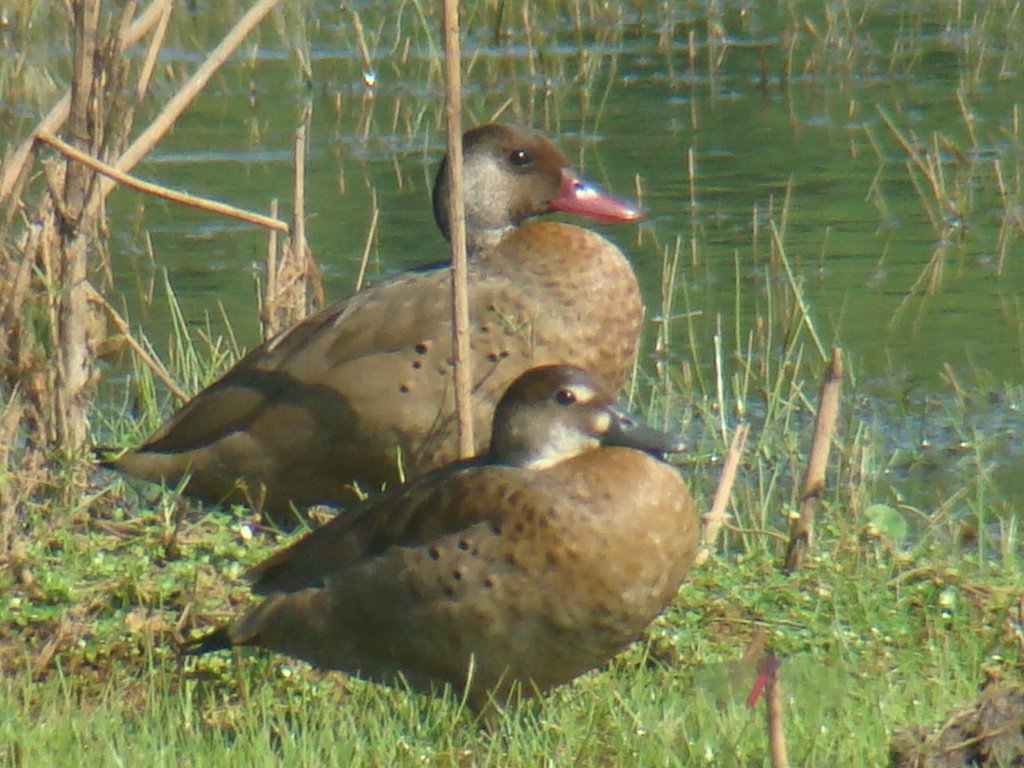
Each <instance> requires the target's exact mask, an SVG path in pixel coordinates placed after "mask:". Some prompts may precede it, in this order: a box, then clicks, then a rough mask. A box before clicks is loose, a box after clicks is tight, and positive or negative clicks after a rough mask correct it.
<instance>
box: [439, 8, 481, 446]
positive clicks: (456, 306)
mask: <svg viewBox="0 0 1024 768" xmlns="http://www.w3.org/2000/svg"><path fill="white" fill-rule="evenodd" d="M443 23H444V64H445V122H446V124H447V127H448V174H449V178H450V179H451V185H450V187H449V192H450V195H449V199H448V221H449V222H450V223H451V226H450V235H451V246H452V307H453V314H454V318H453V320H454V322H453V323H452V336H453V338H452V346H453V347H454V349H453V352H454V354H453V355H452V357H453V358H454V360H455V408H456V412H457V414H458V419H459V455H460V456H462V457H467V456H472V455H473V453H474V452H475V442H474V438H473V404H472V402H471V400H470V397H471V387H472V381H473V378H472V371H471V370H470V358H469V291H468V289H467V286H466V215H465V199H464V196H463V180H462V53H461V46H460V41H459V4H458V2H457V0H444V21H443Z"/></svg>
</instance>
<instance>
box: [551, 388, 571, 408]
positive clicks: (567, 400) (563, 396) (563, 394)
mask: <svg viewBox="0 0 1024 768" xmlns="http://www.w3.org/2000/svg"><path fill="white" fill-rule="evenodd" d="M555 400H556V401H557V402H558V404H559V405H572V404H573V403H575V402H576V394H575V393H574V392H572V391H570V390H568V389H560V390H558V394H556V395H555Z"/></svg>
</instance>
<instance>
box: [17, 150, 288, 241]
mask: <svg viewBox="0 0 1024 768" xmlns="http://www.w3.org/2000/svg"><path fill="white" fill-rule="evenodd" d="M36 139H38V140H39V141H41V142H42V143H44V144H48V145H49V146H51V147H53V148H54V149H56V150H57V151H59V152H61V153H63V154H64V155H66V156H67V157H70V158H72V159H73V160H77V161H78V162H80V163H82V164H83V165H86V166H88V167H89V168H92V169H93V170H94V171H96V172H98V173H102V174H103V175H104V176H109V177H110V178H112V179H114V180H115V181H117V182H118V183H120V184H123V185H124V186H126V187H131V188H132V189H135V190H137V191H139V192H144V193H146V194H147V195H153V196H154V197H160V198H163V199H164V200H170V201H171V202H174V203H181V204H182V205H188V206H191V207H192V208H199V209H200V210H204V211H209V212H210V213H215V214H219V215H221V216H228V217H230V218H233V219H239V220H241V221H245V222H248V223H249V224H255V225H257V226H260V227H267V228H268V229H276V230H277V231H278V232H285V233H287V232H288V231H289V227H288V224H287V223H286V222H283V221H280V220H278V219H274V218H271V217H269V216H263V215H262V214H259V213H252V212H251V211H245V210H243V209H241V208H236V207H235V206H233V205H228V204H227V203H219V202H217V201H216V200H207V199H206V198H202V197H196V196H195V195H190V194H188V193H187V192H179V191H177V190H175V189H170V188H168V187H164V186H161V185H160V184H154V183H153V182H150V181H143V180H142V179H137V178H135V177H134V176H129V175H128V174H126V173H122V172H121V171H119V170H117V168H115V167H113V166H111V165H107V164H106V163H104V162H103V161H102V160H97V159H96V158H94V157H92V156H91V155H88V154H86V153H85V152H80V151H79V150H77V149H75V148H74V147H72V146H71V145H70V144H68V143H67V142H66V141H63V140H62V139H59V138H57V137H56V136H54V135H52V134H49V133H45V132H38V133H36Z"/></svg>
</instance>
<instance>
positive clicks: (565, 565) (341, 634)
mask: <svg viewBox="0 0 1024 768" xmlns="http://www.w3.org/2000/svg"><path fill="white" fill-rule="evenodd" d="M615 446H620V447H615ZM679 447H680V446H679V444H678V443H677V442H676V440H675V438H673V437H672V436H671V435H668V434H665V433H662V432H658V431H655V430H653V429H650V428H648V427H645V426H643V425H642V424H640V423H638V422H637V421H635V420H634V419H631V418H629V417H628V416H626V415H624V414H623V413H622V412H621V411H620V410H619V409H618V408H617V407H616V405H615V401H614V399H613V398H612V397H611V396H610V395H608V394H607V393H606V391H605V390H604V389H603V385H602V384H601V383H600V381H599V380H598V379H597V378H596V377H594V376H592V375H590V374H588V373H586V372H584V371H582V370H580V369H578V368H575V367H572V366H565V365H559V366H546V367H540V368H535V369H533V370H531V371H529V372H527V373H526V374H524V375H522V376H521V377H520V378H519V379H518V380H516V381H515V382H514V383H513V384H512V386H511V387H510V388H509V390H508V392H507V394H506V395H505V396H504V398H502V400H501V402H500V404H499V405H498V407H497V410H496V412H495V415H494V430H493V438H492V442H491V448H490V451H489V452H488V453H487V454H486V455H485V456H483V457H481V458H479V459H476V460H470V461H462V462H457V463H455V464H452V465H449V466H448V467H445V468H442V469H439V470H435V471H434V472H431V473H429V474H426V475H424V476H422V477H420V478H418V479H417V480H414V481H412V482H410V483H409V484H408V485H406V486H403V487H396V488H394V489H392V490H391V491H390V492H388V493H386V494H384V495H383V496H382V497H379V498H378V499H377V500H375V501H370V502H367V503H365V504H364V505H363V506H361V507H358V508H356V509H354V510H352V511H351V512H350V513H347V514H345V515H339V516H337V517H335V518H334V519H333V520H331V521H330V522H329V523H328V524H326V525H325V526H323V527H322V528H320V529H318V530H316V531H313V532H312V533H310V534H308V535H307V536H305V537H304V538H302V539H300V540H299V541H298V542H296V543H295V544H293V545H292V546H291V547H288V548H287V549H285V550H283V551H281V552H278V553H277V554H275V555H273V556H272V557H270V558H269V559H268V560H266V561H265V562H263V563H261V564H260V565H257V566H256V567H255V568H254V569H253V570H252V571H251V572H250V574H249V575H250V577H251V578H252V579H253V581H254V587H253V588H254V590H255V591H256V592H258V593H260V594H265V595H268V597H267V598H266V600H264V601H263V602H262V603H261V604H259V605H257V606H255V607H254V608H252V609H250V610H249V611H248V612H247V613H245V614H244V615H243V616H242V617H241V618H240V619H238V620H237V621H234V622H233V623H231V624H229V625H227V626H225V627H221V628H220V629H218V630H215V631H214V632H213V633H211V634H209V635H207V636H206V637H204V638H200V639H199V640H197V641H194V642H192V643H191V644H189V645H188V646H186V652H188V653H193V654H198V653H206V652H208V651H213V650H218V649H222V648H227V647H231V646H236V645H256V646H263V647H266V648H271V649H273V650H276V651H279V652H281V653H285V654H288V655H291V656H296V657H298V658H301V659H305V660H306V661H308V662H310V663H311V664H314V665H316V666H319V667H327V668H331V669H340V670H344V671H347V672H350V673H353V674H359V675H361V676H363V677H366V678H368V679H371V680H375V681H378V682H383V683H394V682H396V681H398V680H404V681H406V682H407V683H408V684H409V685H410V686H412V687H413V688H415V689H417V690H423V691H437V690H439V689H440V688H443V686H444V685H446V684H448V685H451V686H452V688H453V689H454V690H455V692H456V693H457V694H459V695H463V694H464V695H465V696H466V700H467V701H468V702H469V703H470V705H471V706H472V707H474V708H475V709H477V710H483V709H486V708H488V707H489V705H496V706H499V707H500V706H502V705H504V704H505V703H507V702H508V701H509V700H510V699H512V698H514V697H515V696H517V695H522V696H532V695H535V694H537V693H539V692H542V691H544V690H546V689H548V688H551V687H552V686H556V685H559V684H561V683H565V682H567V681H569V680H572V679H573V678H575V677H576V676H578V675H580V674H582V673H583V672H585V671H587V670H589V669H592V668H594V667H597V666H599V665H601V664H603V663H604V662H606V661H607V660H608V659H610V658H611V657H612V656H613V655H615V654H616V653H618V652H619V651H620V650H621V649H622V648H623V646H625V645H626V644H628V643H629V642H631V641H632V640H634V639H635V638H636V637H637V636H638V635H639V634H640V633H641V632H642V631H643V629H644V628H645V627H646V626H647V624H648V623H649V622H650V621H651V620H652V619H653V618H654V617H655V616H656V615H657V614H658V613H659V612H660V611H661V610H662V609H663V608H664V607H665V606H666V605H667V604H668V603H669V601H670V600H671V599H672V598H673V596H674V595H675V594H676V590H677V589H678V587H679V584H680V582H681V581H682V579H683V577H684V576H685V574H686V572H687V570H688V569H689V567H690V564H691V562H692V561H693V557H694V552H695V548H696V543H697V529H698V523H697V516H696V514H695V511H694V505H693V500H692V498H691V497H690V493H689V491H688V490H687V487H686V483H685V482H683V480H682V478H681V477H680V476H679V473H678V472H677V471H676V470H675V469H674V468H672V467H671V466H669V465H668V464H665V463H664V462H663V461H661V460H660V459H659V456H660V455H661V453H662V452H665V451H671V450H678V449H679ZM651 454H653V455H651ZM470 669H472V674H470Z"/></svg>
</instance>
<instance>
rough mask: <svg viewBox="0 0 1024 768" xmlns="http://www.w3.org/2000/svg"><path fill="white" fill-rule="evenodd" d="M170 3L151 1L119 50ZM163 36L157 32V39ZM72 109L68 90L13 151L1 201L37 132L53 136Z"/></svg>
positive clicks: (1, 178)
mask: <svg viewBox="0 0 1024 768" xmlns="http://www.w3.org/2000/svg"><path fill="white" fill-rule="evenodd" d="M172 2H173V0H154V1H153V2H152V3H151V4H150V5H149V7H148V8H146V10H145V11H143V13H142V14H141V15H140V16H139V17H138V18H137V19H136V20H135V21H134V22H132V24H131V26H129V27H128V30H127V31H126V32H125V35H124V40H123V41H122V48H126V47H129V46H132V45H135V43H137V42H139V40H141V39H142V38H143V37H144V36H145V35H146V33H147V32H149V30H150V29H152V27H153V25H154V24H156V23H157V22H158V21H160V19H161V16H162V15H163V14H169V12H170V7H171V3H172ZM161 34H162V33H158V35H157V36H158V37H159V36H160V35H161ZM70 110H71V91H70V90H69V91H67V92H66V93H65V94H64V95H63V96H61V98H60V99H59V100H58V101H57V103H56V104H54V105H53V107H52V108H51V109H50V111H49V112H47V113H46V116H45V117H44V118H43V119H42V120H40V121H39V124H38V125H37V126H36V128H35V130H34V131H33V132H32V135H30V136H29V137H28V138H27V139H25V141H23V142H22V143H21V144H20V145H19V146H18V148H17V149H16V150H14V152H12V153H11V154H10V155H8V156H7V158H6V159H5V161H4V163H3V167H2V168H0V200H4V199H6V198H7V197H8V196H9V195H11V194H12V192H13V191H14V189H15V186H16V185H17V182H18V179H19V178H21V176H22V174H23V172H24V171H25V169H26V168H27V167H28V160H29V155H30V153H31V152H32V146H33V143H34V142H35V136H36V134H38V133H53V132H54V131H56V130H57V129H58V128H60V127H61V126H62V125H63V124H64V121H65V120H67V118H68V112H69V111H70Z"/></svg>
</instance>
